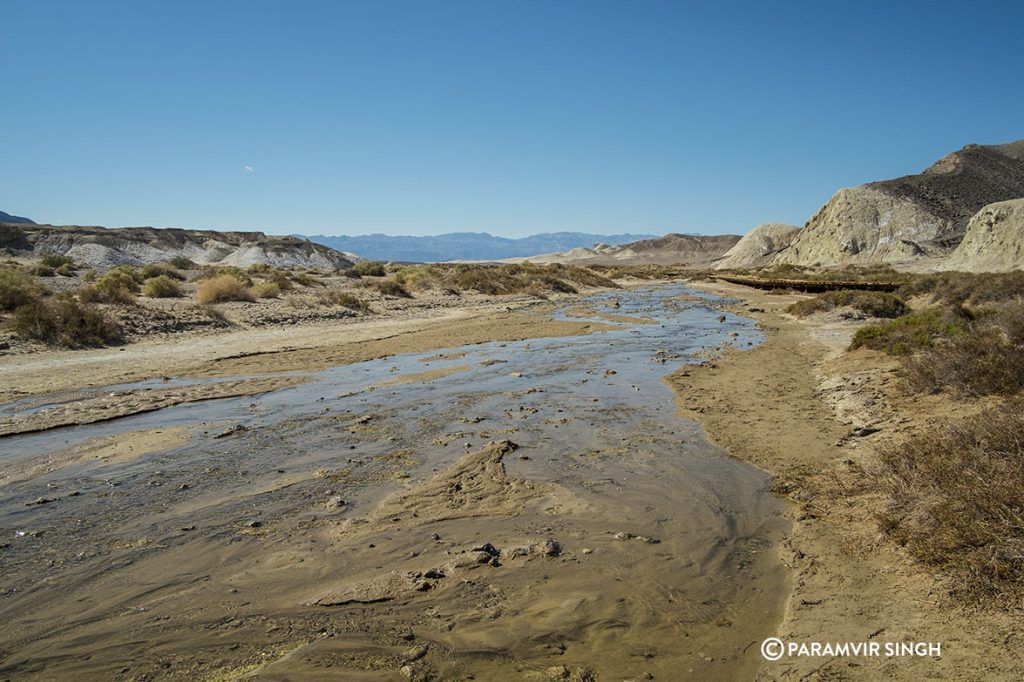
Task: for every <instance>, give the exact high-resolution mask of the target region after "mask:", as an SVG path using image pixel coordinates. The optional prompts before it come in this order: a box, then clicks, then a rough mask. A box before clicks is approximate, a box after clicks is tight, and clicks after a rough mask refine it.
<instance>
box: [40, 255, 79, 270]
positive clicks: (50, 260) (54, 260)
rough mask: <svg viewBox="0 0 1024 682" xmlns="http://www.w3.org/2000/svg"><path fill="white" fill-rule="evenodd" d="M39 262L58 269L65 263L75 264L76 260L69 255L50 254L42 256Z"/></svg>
mask: <svg viewBox="0 0 1024 682" xmlns="http://www.w3.org/2000/svg"><path fill="white" fill-rule="evenodd" d="M39 264H40V265H45V266H46V267H48V268H53V269H54V270H56V269H57V268H59V267H61V266H64V265H74V261H73V260H71V259H70V258H68V257H67V256H55V255H52V254H51V255H49V256H43V257H42V258H40V259H39Z"/></svg>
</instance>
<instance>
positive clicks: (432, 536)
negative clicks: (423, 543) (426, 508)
mask: <svg viewBox="0 0 1024 682" xmlns="http://www.w3.org/2000/svg"><path fill="white" fill-rule="evenodd" d="M430 539H431V540H433V541H434V542H440V541H441V536H440V535H438V534H437V533H431V534H430Z"/></svg>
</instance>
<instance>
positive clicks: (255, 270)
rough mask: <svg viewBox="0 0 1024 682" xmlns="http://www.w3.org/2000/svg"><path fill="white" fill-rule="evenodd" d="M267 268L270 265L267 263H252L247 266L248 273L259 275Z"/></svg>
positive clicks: (268, 268)
mask: <svg viewBox="0 0 1024 682" xmlns="http://www.w3.org/2000/svg"><path fill="white" fill-rule="evenodd" d="M269 270H270V265H269V264H268V263H253V264H252V265H250V266H249V274H250V275H259V274H261V273H264V272H267V271H269Z"/></svg>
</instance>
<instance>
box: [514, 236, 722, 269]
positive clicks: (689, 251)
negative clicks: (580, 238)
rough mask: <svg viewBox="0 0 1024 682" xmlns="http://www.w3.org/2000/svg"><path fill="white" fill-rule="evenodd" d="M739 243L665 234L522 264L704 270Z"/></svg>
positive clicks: (583, 249) (574, 251) (712, 237)
mask: <svg viewBox="0 0 1024 682" xmlns="http://www.w3.org/2000/svg"><path fill="white" fill-rule="evenodd" d="M739 241H740V237H739V236H738V235H733V234H724V235H693V234H677V233H669V234H666V235H665V236H663V237H654V238H651V239H642V240H640V241H636V242H631V243H629V244H623V245H619V246H612V245H610V244H597V245H595V246H594V247H592V248H582V247H577V248H575V249H571V250H569V251H564V252H561V253H549V254H542V255H540V256H534V257H531V258H527V259H525V260H528V261H530V262H531V263H558V262H561V263H574V264H577V265H637V264H656V265H691V266H695V267H703V266H708V265H710V264H712V263H714V262H715V261H716V260H718V259H719V258H721V257H722V256H723V255H724V254H725V253H726V252H727V251H729V249H731V248H732V247H734V246H735V245H736V244H737V242H739Z"/></svg>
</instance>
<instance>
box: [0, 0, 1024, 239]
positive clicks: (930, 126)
mask: <svg viewBox="0 0 1024 682" xmlns="http://www.w3.org/2000/svg"><path fill="white" fill-rule="evenodd" d="M0 22H2V24H3V27H4V28H3V35H4V41H3V49H2V50H0V83H2V87H3V91H4V105H3V107H2V108H0V159H2V160H3V162H2V163H0V210H4V211H7V212H9V213H14V214H19V215H27V216H29V217H31V218H33V219H34V220H36V221H38V222H53V223H59V224H65V223H77V224H100V225H107V226H125V225H155V226H162V227H166V226H175V227H191V228H212V229H261V230H264V231H267V232H271V233H291V232H301V233H306V234H313V233H326V234H363V233H369V232H385V233H390V234H435V233H439V232H451V231H466V230H469V231H489V232H491V233H494V234H500V235H504V236H523V235H527V234H533V233H537V232H547V231H556V230H576V231H587V232H597V233H612V232H653V233H659V234H660V233H664V232H669V231H681V232H701V233H706V234H715V233H726V232H733V233H739V232H744V231H746V230H747V229H749V228H751V227H753V226H754V225H756V224H758V223H762V222H773V221H781V222H791V223H796V224H803V222H804V221H805V220H806V219H807V218H808V217H809V216H810V215H811V214H812V213H813V211H814V210H815V209H816V208H817V207H818V206H819V205H821V204H822V203H823V202H824V201H826V200H827V199H828V197H829V196H830V195H831V194H832V192H833V191H834V190H836V189H837V188H839V187H843V186H849V185H855V184H859V183H862V182H866V181H870V180H876V179H883V178H886V177H893V176H897V175H902V174H906V173H911V172H916V171H918V170H920V169H922V168H923V167H925V166H926V165H928V164H929V163H931V162H932V161H933V160H935V159H937V158H939V157H940V156H942V155H943V154H945V153H947V152H949V151H953V150H955V149H958V148H959V147H961V146H963V145H964V144H966V143H969V142H981V143H995V142H1006V141H1010V140H1013V139H1019V138H1024V88H1022V87H1021V83H1022V82H1024V81H1022V79H1024V41H1022V40H1020V36H1019V33H1020V31H1019V28H1020V27H1021V26H1024V3H1020V2H1001V3H995V2H975V3H971V4H969V5H968V4H967V3H952V2H949V3H944V2H873V1H870V0H869V1H861V2H856V3H831V2H820V1H818V2H785V3H774V2H763V1H762V2H750V3H747V2H734V3H724V2H723V3H707V2H703V3H689V2H682V1H676V2H659V1H651V0H633V1H631V2H626V1H621V2H602V1H599V0H587V1H581V2H568V1H554V0H552V1H547V2H534V1H530V0H518V1H516V2H511V1H509V2H488V1H486V0H477V1H474V2H443V1H441V0H437V1H434V2H391V1H388V0H380V1H376V0H375V1H373V2H370V1H362V2H302V1H295V2H259V1H247V2H227V1H216V2H214V1H206V2H182V1H177V2H138V1H137V0H136V1H132V2H102V1H99V2H90V3H84V2H47V1H46V0H30V1H23V0H3V2H2V3H0Z"/></svg>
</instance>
